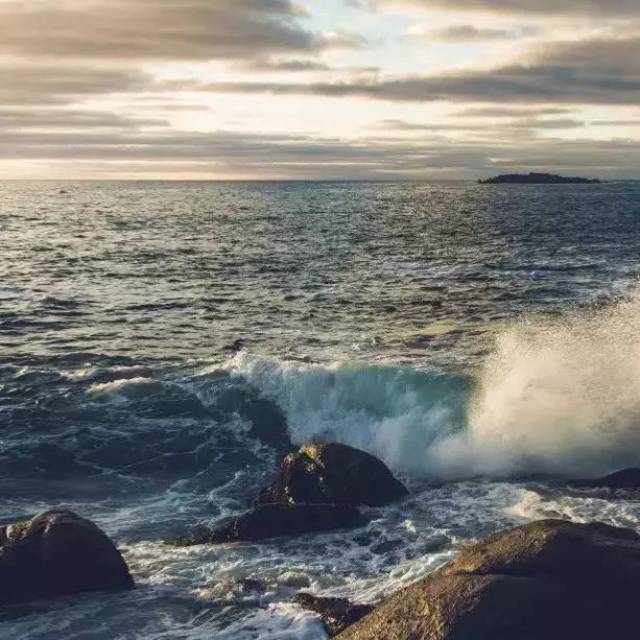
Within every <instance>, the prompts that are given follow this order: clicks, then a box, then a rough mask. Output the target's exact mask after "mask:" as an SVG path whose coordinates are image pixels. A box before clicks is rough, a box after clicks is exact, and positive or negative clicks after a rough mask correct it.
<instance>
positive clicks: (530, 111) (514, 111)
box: [453, 106, 574, 118]
mask: <svg viewBox="0 0 640 640" xmlns="http://www.w3.org/2000/svg"><path fill="white" fill-rule="evenodd" d="M573 111H574V110H573V109H567V108H564V107H533V108H531V107H517V106H515V107H469V108H468V109H463V110H461V111H457V112H456V113H454V114H453V115H454V116H455V117H460V118H515V117H518V116H529V117H538V116H559V115H566V114H568V113H572V112H573Z"/></svg>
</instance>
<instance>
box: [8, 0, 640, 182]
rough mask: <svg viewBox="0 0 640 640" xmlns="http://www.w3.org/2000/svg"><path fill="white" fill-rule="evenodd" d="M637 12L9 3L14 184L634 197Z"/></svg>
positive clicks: (275, 3)
mask: <svg viewBox="0 0 640 640" xmlns="http://www.w3.org/2000/svg"><path fill="white" fill-rule="evenodd" d="M638 60H640V3H639V2H636V0H609V1H608V2H605V1H604V0H569V1H568V2H563V3H559V2H552V1H551V0H447V2H444V1H443V0H406V1H403V0H299V1H297V2H294V1H292V0H0V79H1V80H2V82H0V98H1V100H0V130H1V131H2V136H1V137H0V171H1V173H0V175H2V176H3V177H6V178H187V179H188V178H207V179H208V178H212V179H215V178H284V179H286V178H312V179H323V178H327V179H335V178H346V179H350V178H354V179H355V178H373V179H387V178H389V179H393V178H416V179H422V178H425V179H428V178H475V177H482V176H486V175H489V174H493V173H497V172H502V171H504V170H518V171H520V170H522V171H528V170H531V171H536V170H549V171H554V172H559V173H560V172H561V173H567V172H568V173H572V174H579V175H593V176H599V177H605V178H606V177H621V178H640V106H639V105H640V65H638V63H637V61H638Z"/></svg>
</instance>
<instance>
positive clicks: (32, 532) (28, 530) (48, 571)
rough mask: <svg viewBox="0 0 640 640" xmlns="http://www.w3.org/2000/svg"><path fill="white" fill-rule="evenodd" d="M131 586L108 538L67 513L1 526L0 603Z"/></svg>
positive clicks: (85, 521) (120, 557) (130, 581)
mask: <svg viewBox="0 0 640 640" xmlns="http://www.w3.org/2000/svg"><path fill="white" fill-rule="evenodd" d="M133 586H134V584H133V579H132V578H131V575H130V573H129V569H128V568H127V565H126V563H125V561H124V560H123V558H122V556H121V555H120V553H119V551H118V550H117V549H116V547H115V546H114V544H113V543H112V542H111V540H110V539H109V538H108V537H107V536H106V535H105V534H104V533H103V532H102V531H101V530H100V529H99V528H98V527H97V526H96V525H95V524H94V523H93V522H91V521H89V520H85V519H84V518H81V517H79V516H77V515H76V514H75V513H72V512H71V511H64V510H53V511H47V512H45V513H41V514H40V515H37V516H35V517H34V518H32V519H31V520H27V521H24V522H18V523H15V524H11V525H7V526H4V527H1V528H0V605H7V604H15V603H20V602H27V601H30V600H37V599H42V598H52V597H56V596H63V595H70V594H74V593H81V592H85V591H111V590H120V589H131V588H133Z"/></svg>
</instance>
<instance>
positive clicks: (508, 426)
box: [439, 294, 640, 475]
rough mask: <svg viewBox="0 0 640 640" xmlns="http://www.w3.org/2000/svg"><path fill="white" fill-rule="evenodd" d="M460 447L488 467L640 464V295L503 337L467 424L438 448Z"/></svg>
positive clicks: (572, 469)
mask: <svg viewBox="0 0 640 640" xmlns="http://www.w3.org/2000/svg"><path fill="white" fill-rule="evenodd" d="M456 450H457V454H459V455H461V456H462V460H463V461H464V464H465V465H467V467H468V465H469V464H472V465H473V466H474V468H475V469H476V470H477V471H479V472H483V473H488V474H494V473H523V472H527V471H533V472H535V471H550V472H555V473H562V474H587V475H588V474H592V473H598V472H602V471H607V470H611V469H615V468H616V467H620V466H625V465H631V464H638V463H640V295H637V294H636V295H634V296H633V297H631V298H629V299H627V300H625V301H623V302H621V303H618V304H616V305H613V306H611V307H609V308H606V309H601V310H599V311H595V312H592V311H589V312H584V311H583V312H582V313H579V312H577V311H574V312H571V313H569V314H567V315H565V316H564V317H563V318H561V319H556V320H554V321H546V322H545V321H540V320H531V319H530V320H527V321H523V322H521V323H519V324H516V325H515V326H513V327H512V328H511V329H510V330H508V331H506V332H504V333H502V334H501V335H499V336H498V337H497V341H496V348H495V351H494V352H493V354H492V355H491V356H490V357H489V358H488V359H487V361H486V362H485V364H484V367H483V369H482V372H481V375H480V378H479V384H478V390H477V393H476V395H475V397H474V398H473V401H472V402H471V404H470V410H469V425H468V429H467V430H466V431H465V432H464V433H462V434H459V435H458V436H457V437H456V438H454V439H451V440H449V441H447V442H445V443H444V444H443V445H442V446H441V447H439V453H440V454H441V455H443V456H445V457H447V456H453V458H455V456H456ZM465 458H466V460H465Z"/></svg>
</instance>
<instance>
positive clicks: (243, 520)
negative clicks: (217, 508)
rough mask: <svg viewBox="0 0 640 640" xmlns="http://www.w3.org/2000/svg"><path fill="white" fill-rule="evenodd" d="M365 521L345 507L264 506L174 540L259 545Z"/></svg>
mask: <svg viewBox="0 0 640 640" xmlns="http://www.w3.org/2000/svg"><path fill="white" fill-rule="evenodd" d="M365 523H366V519H365V518H364V517H363V516H362V515H361V514H360V512H359V511H358V510H357V509H355V508H354V507H349V506H346V505H330V504H327V505H325V504H309V505H287V504H265V505H258V506H257V507H256V508H255V509H252V510H251V511H247V512H246V513H243V514H241V515H238V516H232V517H229V518H224V519H223V520H222V521H220V522H218V523H216V524H215V525H214V526H213V528H211V529H210V528H207V527H200V528H197V529H196V530H194V531H193V533H192V534H191V535H190V536H188V537H186V538H183V539H181V540H179V541H178V544H181V545H195V544H207V543H223V542H259V541H261V540H268V539H269V538H277V537H281V536H297V535H302V534H305V533H312V532H323V531H332V530H334V529H349V528H353V527H358V526H362V525H363V524H365Z"/></svg>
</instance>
